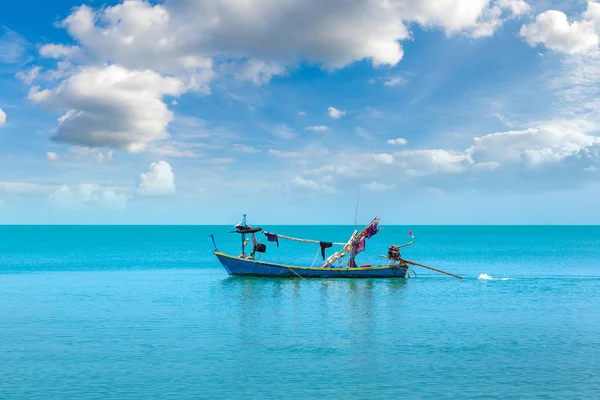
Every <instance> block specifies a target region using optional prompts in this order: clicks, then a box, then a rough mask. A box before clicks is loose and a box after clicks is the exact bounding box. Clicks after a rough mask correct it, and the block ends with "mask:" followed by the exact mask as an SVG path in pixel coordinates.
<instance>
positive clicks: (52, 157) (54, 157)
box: [46, 151, 60, 161]
mask: <svg viewBox="0 0 600 400" xmlns="http://www.w3.org/2000/svg"><path fill="white" fill-rule="evenodd" d="M46 158H47V159H48V161H58V160H59V159H60V156H59V155H58V154H56V153H55V152H53V151H49V152H47V153H46Z"/></svg>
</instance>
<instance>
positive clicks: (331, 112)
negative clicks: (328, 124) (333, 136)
mask: <svg viewBox="0 0 600 400" xmlns="http://www.w3.org/2000/svg"><path fill="white" fill-rule="evenodd" d="M327 114H329V116H330V117H331V118H333V119H339V118H341V117H343V116H344V115H346V111H342V110H338V109H337V108H334V107H329V108H328V109H327Z"/></svg>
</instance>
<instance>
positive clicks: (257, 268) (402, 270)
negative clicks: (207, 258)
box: [210, 214, 463, 279]
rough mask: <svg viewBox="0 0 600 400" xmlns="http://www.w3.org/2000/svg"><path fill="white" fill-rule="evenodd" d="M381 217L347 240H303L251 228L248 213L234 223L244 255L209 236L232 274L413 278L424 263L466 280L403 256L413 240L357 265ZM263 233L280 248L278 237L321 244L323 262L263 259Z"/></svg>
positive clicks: (217, 254) (292, 276)
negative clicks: (379, 260) (219, 245)
mask: <svg viewBox="0 0 600 400" xmlns="http://www.w3.org/2000/svg"><path fill="white" fill-rule="evenodd" d="M379 221H380V218H373V220H371V222H370V223H369V224H368V225H367V226H365V227H364V228H363V229H362V230H360V231H358V230H356V229H355V230H354V232H353V233H352V235H351V236H350V239H349V240H348V241H347V242H345V243H343V242H342V243H338V242H324V241H319V240H313V239H303V238H296V237H291V236H287V235H283V234H279V233H274V232H267V231H264V230H263V229H262V228H260V227H252V226H250V225H248V224H247V223H246V214H244V215H243V218H242V221H241V222H240V223H238V224H237V225H235V226H234V228H235V230H234V231H230V233H236V234H239V235H240V236H241V254H240V255H238V256H235V255H232V254H227V253H224V252H222V251H219V249H218V248H217V245H216V242H215V238H214V235H210V238H211V240H212V245H213V249H214V250H213V253H214V255H215V256H216V257H217V259H218V260H219V262H220V263H221V265H222V266H223V268H224V269H225V271H227V273H228V274H229V275H231V276H258V277H290V278H302V279H304V278H407V277H409V278H414V277H416V273H415V271H414V270H411V269H410V266H421V267H424V268H428V269H431V270H433V271H437V272H440V273H444V274H447V275H450V276H454V277H456V278H460V279H463V278H462V277H461V276H458V275H454V274H451V273H449V272H445V271H442V270H439V269H435V268H432V267H429V266H426V265H423V264H420V263H416V262H414V261H409V260H406V259H404V258H402V256H401V254H400V249H401V248H403V247H406V246H410V245H412V244H413V243H414V242H413V241H411V242H409V243H406V244H403V245H390V246H389V247H388V252H387V254H385V255H381V256H379V258H384V259H386V262H384V263H383V264H376V265H373V264H362V265H357V264H356V261H355V258H356V256H357V254H359V253H360V252H362V251H364V250H365V248H366V243H367V241H368V240H369V239H370V238H372V237H373V236H374V235H376V234H377V233H378V232H379V230H380V229H381V228H380V226H379ZM259 233H262V235H264V236H265V238H266V239H267V242H274V243H276V244H277V247H279V240H289V241H295V242H301V243H308V244H313V245H318V246H319V248H318V249H320V254H321V256H322V262H320V263H319V264H318V265H315V263H316V261H317V259H318V255H319V253H317V256H316V257H315V260H314V261H313V264H312V265H310V266H300V265H293V264H291V263H290V264H288V263H285V264H280V263H274V262H269V261H264V260H262V259H260V258H261V257H260V255H261V254H264V253H265V252H266V249H267V245H266V244H265V243H262V238H257V235H258V234H259ZM248 237H249V238H250V241H251V245H252V250H251V251H250V253H249V254H248V253H246V246H249V244H250V243H248ZM333 246H336V247H341V248H340V249H339V250H337V251H335V252H334V253H333V254H331V255H330V256H329V257H325V253H326V250H327V249H329V248H332V247H333Z"/></svg>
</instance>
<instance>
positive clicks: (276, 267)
mask: <svg viewBox="0 0 600 400" xmlns="http://www.w3.org/2000/svg"><path fill="white" fill-rule="evenodd" d="M214 254H215V256H217V259H218V260H219V262H220V263H221V265H222V266H223V268H225V270H226V271H227V273H228V274H229V275H232V276H263V277H289V278H405V277H406V271H407V269H408V267H407V266H406V264H404V265H402V264H398V265H385V266H377V267H370V268H311V267H300V266H292V265H283V264H275V263H268V262H263V261H257V260H250V259H245V258H239V257H234V256H230V255H228V254H225V253H221V252H218V251H215V252H214Z"/></svg>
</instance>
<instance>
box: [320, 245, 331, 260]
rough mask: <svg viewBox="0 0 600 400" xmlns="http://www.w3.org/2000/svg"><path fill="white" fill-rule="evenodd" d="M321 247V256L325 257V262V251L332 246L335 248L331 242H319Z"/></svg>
mask: <svg viewBox="0 0 600 400" xmlns="http://www.w3.org/2000/svg"><path fill="white" fill-rule="evenodd" d="M319 246H321V255H322V256H323V260H324V259H325V249H328V248H330V247H331V246H333V243H331V242H319Z"/></svg>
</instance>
